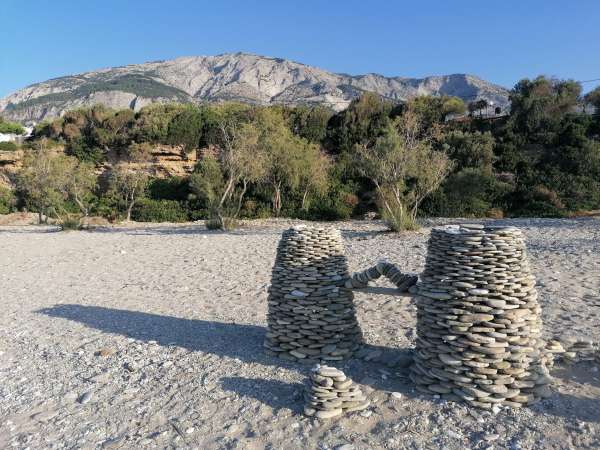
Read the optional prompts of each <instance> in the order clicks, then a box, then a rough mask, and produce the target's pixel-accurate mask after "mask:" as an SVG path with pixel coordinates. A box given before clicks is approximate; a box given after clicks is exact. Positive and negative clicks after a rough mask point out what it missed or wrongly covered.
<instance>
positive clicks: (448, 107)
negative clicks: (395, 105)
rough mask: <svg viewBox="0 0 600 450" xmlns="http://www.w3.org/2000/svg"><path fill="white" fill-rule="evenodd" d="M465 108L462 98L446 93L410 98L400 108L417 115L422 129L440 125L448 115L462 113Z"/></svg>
mask: <svg viewBox="0 0 600 450" xmlns="http://www.w3.org/2000/svg"><path fill="white" fill-rule="evenodd" d="M465 109H466V106H465V102H463V101H462V99H460V98H458V97H451V96H447V95H442V96H433V95H420V96H417V97H415V98H413V99H411V100H410V101H409V102H408V103H407V104H406V105H405V106H404V107H403V108H402V110H403V111H406V110H411V111H412V112H413V113H414V114H416V115H417V116H418V118H419V121H420V123H421V129H423V130H429V129H430V128H432V127H435V126H439V125H442V124H443V123H444V122H445V121H446V118H447V117H448V116H449V115H451V114H463V113H464V112H465Z"/></svg>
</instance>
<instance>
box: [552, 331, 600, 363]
mask: <svg viewBox="0 0 600 450" xmlns="http://www.w3.org/2000/svg"><path fill="white" fill-rule="evenodd" d="M544 356H545V358H546V360H547V364H546V365H547V366H548V367H552V366H553V365H554V363H555V361H556V360H558V362H561V363H563V364H567V365H570V364H575V363H579V362H582V361H592V362H597V363H600V347H599V346H597V345H594V343H593V342H592V341H591V340H588V339H576V338H569V337H567V338H562V337H557V338H554V339H552V340H550V341H548V342H547V343H546V348H545V354H544Z"/></svg>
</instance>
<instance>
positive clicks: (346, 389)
mask: <svg viewBox="0 0 600 450" xmlns="http://www.w3.org/2000/svg"><path fill="white" fill-rule="evenodd" d="M304 400H305V402H306V405H305V406H304V414H306V415H307V416H314V417H317V418H319V419H330V418H333V417H337V416H339V415H341V414H342V413H344V412H351V411H362V410H363V409H365V408H367V407H368V406H369V405H370V401H369V400H367V397H366V396H365V395H364V394H363V393H362V391H361V390H360V388H359V387H358V386H357V385H355V384H354V383H353V382H352V380H351V379H350V378H348V377H346V375H345V374H344V372H342V371H341V370H339V369H336V368H335V367H328V366H321V365H319V364H317V365H316V366H315V367H314V368H313V369H312V371H311V374H310V378H309V382H308V385H307V387H306V390H305V392H304Z"/></svg>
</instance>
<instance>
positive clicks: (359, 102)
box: [327, 92, 393, 153]
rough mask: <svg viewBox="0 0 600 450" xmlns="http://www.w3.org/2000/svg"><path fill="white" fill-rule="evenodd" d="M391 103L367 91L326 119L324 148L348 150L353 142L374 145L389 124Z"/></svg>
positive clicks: (333, 150)
mask: <svg viewBox="0 0 600 450" xmlns="http://www.w3.org/2000/svg"><path fill="white" fill-rule="evenodd" d="M392 106H393V105H392V103H390V102H388V101H385V100H383V99H382V98H381V97H380V96H379V95H377V94H374V93H371V92H367V93H366V94H364V95H363V96H362V97H360V98H358V99H356V100H353V101H352V102H351V103H350V105H349V106H348V108H346V109H345V110H344V111H341V112H339V113H338V114H336V115H335V116H333V117H332V118H331V120H330V121H329V122H328V138H327V147H328V148H329V150H330V151H331V152H333V153H340V152H343V151H351V150H352V149H353V147H354V145H355V144H358V145H366V146H370V145H373V143H374V142H375V140H376V139H377V138H378V137H379V136H381V135H382V134H383V133H384V132H385V130H386V127H387V126H388V123H389V120H390V119H389V115H390V112H391V111H392Z"/></svg>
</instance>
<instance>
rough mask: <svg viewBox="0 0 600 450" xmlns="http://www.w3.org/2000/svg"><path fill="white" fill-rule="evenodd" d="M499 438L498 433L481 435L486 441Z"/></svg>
mask: <svg viewBox="0 0 600 450" xmlns="http://www.w3.org/2000/svg"><path fill="white" fill-rule="evenodd" d="M499 438H500V435H499V434H486V435H484V436H483V439H484V440H485V441H488V442H491V441H495V440H497V439H499Z"/></svg>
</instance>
